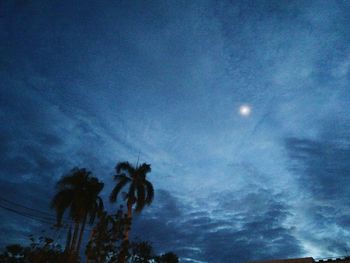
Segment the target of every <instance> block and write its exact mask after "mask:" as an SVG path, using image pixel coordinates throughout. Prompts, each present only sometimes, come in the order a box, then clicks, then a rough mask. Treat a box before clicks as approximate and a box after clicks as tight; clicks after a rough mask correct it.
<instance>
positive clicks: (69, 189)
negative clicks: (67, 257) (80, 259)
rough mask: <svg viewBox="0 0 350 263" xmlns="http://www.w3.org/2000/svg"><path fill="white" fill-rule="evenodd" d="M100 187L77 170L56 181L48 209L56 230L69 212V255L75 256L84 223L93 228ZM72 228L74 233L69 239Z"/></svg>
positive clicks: (89, 174)
mask: <svg viewBox="0 0 350 263" xmlns="http://www.w3.org/2000/svg"><path fill="white" fill-rule="evenodd" d="M103 186H104V184H103V183H102V182H100V181H99V180H98V179H97V178H96V177H93V176H92V174H91V172H90V171H87V170H86V169H79V168H74V169H72V170H71V171H70V172H69V173H68V174H67V175H65V176H63V177H62V178H61V179H60V180H59V181H58V183H57V185H56V188H57V193H56V195H55V196H54V197H53V199H52V202H51V207H52V208H53V209H55V210H56V216H57V225H58V226H61V224H62V218H63V215H64V213H65V212H66V211H67V210H69V216H70V218H71V219H72V223H71V226H70V230H69V231H68V237H67V249H68V251H69V252H73V253H76V254H79V250H80V245H81V241H82V237H83V233H84V229H85V225H86V222H87V219H88V218H89V223H90V224H93V222H94V220H95V218H96V215H98V213H99V212H100V211H102V209H103V202H102V199H101V198H100V197H99V193H100V192H101V190H102V189H103ZM72 225H74V232H73V237H72V238H70V237H69V236H70V235H71V227H72ZM79 227H80V233H79ZM78 235H79V237H78Z"/></svg>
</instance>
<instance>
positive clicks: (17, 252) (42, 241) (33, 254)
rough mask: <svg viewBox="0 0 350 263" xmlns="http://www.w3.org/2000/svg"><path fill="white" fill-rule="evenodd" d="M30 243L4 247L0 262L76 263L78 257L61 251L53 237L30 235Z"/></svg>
mask: <svg viewBox="0 0 350 263" xmlns="http://www.w3.org/2000/svg"><path fill="white" fill-rule="evenodd" d="M30 241H31V243H30V245H29V246H27V247H24V246H22V245H19V244H13V245H9V246H7V247H6V249H5V251H4V252H3V253H2V254H0V262H2V263H48V262H50V263H64V262H74V263H78V262H79V258H78V257H77V256H75V257H74V258H73V257H72V256H69V255H68V254H67V253H66V252H64V251H62V248H61V246H60V245H58V244H56V243H55V242H54V240H53V239H51V238H48V237H39V238H38V239H34V238H33V237H30Z"/></svg>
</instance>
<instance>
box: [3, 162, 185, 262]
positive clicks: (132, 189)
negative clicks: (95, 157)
mask: <svg viewBox="0 0 350 263" xmlns="http://www.w3.org/2000/svg"><path fill="white" fill-rule="evenodd" d="M150 171H151V166H150V165H149V164H146V163H143V164H142V165H140V166H136V167H134V166H132V165H131V164H129V163H128V162H121V163H118V164H117V166H116V175H115V180H116V181H117V184H116V186H115V187H114V189H113V191H112V193H111V195H110V201H112V202H115V201H116V200H117V197H118V195H119V194H120V193H121V191H122V189H123V188H125V187H126V186H128V187H129V188H128V189H127V192H126V193H125V195H124V196H123V197H124V201H126V204H127V211H126V212H125V211H124V210H123V206H122V205H121V206H120V207H119V209H118V210H117V212H116V213H115V214H108V213H107V212H106V211H104V208H103V201H102V199H101V198H100V197H99V194H100V192H101V191H102V189H103V186H104V184H103V183H102V182H100V181H99V180H98V179H97V178H96V177H94V176H92V173H91V172H89V171H87V170H86V169H80V168H74V169H72V170H71V171H70V172H69V173H68V174H67V175H65V176H63V177H62V178H61V179H60V180H59V181H58V182H57V185H56V190H57V191H56V193H55V195H54V197H53V199H52V201H51V208H53V209H54V210H55V211H56V221H57V222H56V225H57V226H58V227H62V221H63V216H64V214H65V213H66V212H68V214H69V217H70V218H71V220H70V225H69V228H68V232H67V239H66V244H65V249H64V250H63V249H62V248H61V246H60V245H58V243H56V242H55V241H54V240H53V239H51V238H47V237H40V238H38V239H37V240H36V239H34V238H33V237H32V236H31V237H30V241H31V243H30V245H29V246H27V247H25V246H22V245H19V244H14V245H10V246H7V247H6V249H5V250H4V252H3V253H1V254H0V262H4V263H29V262H30V263H63V262H64V263H79V262H80V258H79V249H80V246H81V243H82V238H83V233H84V230H85V226H86V224H87V223H89V224H91V225H93V224H94V221H95V219H96V217H97V218H98V220H97V223H96V224H95V225H94V227H93V228H92V231H91V232H90V237H89V240H88V243H87V245H86V248H85V255H86V262H87V263H124V262H128V263H146V262H147V263H151V262H152V263H177V262H178V257H177V256H176V255H175V254H174V253H172V252H169V253H166V254H163V255H155V253H154V251H153V248H152V246H151V244H150V243H149V242H147V241H143V242H129V235H128V233H129V230H130V229H131V223H132V210H133V208H134V210H135V212H136V213H140V212H141V211H142V210H143V208H144V207H145V206H146V205H150V204H151V203H152V201H153V197H154V190H153V186H152V184H151V183H150V182H149V181H148V180H146V175H147V174H148V173H149V172H150Z"/></svg>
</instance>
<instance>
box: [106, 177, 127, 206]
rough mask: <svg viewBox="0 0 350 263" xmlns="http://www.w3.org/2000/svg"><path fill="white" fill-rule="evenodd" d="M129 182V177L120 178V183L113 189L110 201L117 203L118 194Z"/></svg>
mask: <svg viewBox="0 0 350 263" xmlns="http://www.w3.org/2000/svg"><path fill="white" fill-rule="evenodd" d="M129 182H130V178H128V177H121V178H119V181H118V183H117V184H116V186H115V187H114V188H113V190H112V193H111V194H110V196H109V200H110V201H111V202H115V201H116V200H117V197H118V194H119V192H120V191H121V189H122V188H123V187H124V186H125V185H126V184H127V183H129Z"/></svg>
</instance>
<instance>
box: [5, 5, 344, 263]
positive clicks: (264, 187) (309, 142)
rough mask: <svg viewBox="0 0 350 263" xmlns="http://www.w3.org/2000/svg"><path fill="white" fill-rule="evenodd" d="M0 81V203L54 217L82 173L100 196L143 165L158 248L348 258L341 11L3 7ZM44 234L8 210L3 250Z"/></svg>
mask: <svg viewBox="0 0 350 263" xmlns="http://www.w3.org/2000/svg"><path fill="white" fill-rule="evenodd" d="M0 78H1V81H0V83H1V84H0V120H1V125H0V151H1V158H0V197H1V198H6V199H9V200H12V201H13V202H16V203H19V204H22V205H24V206H29V207H32V208H33V209H38V210H40V211H46V212H47V213H52V214H53V211H50V210H49V203H50V199H51V198H52V196H53V194H54V185H55V183H56V181H57V180H58V179H59V178H60V177H61V175H62V174H64V173H65V172H67V171H69V170H70V169H71V168H73V167H75V166H79V167H86V168H88V169H90V170H92V172H93V173H94V174H95V175H96V176H98V177H99V178H101V179H102V180H103V181H104V182H105V188H104V190H103V194H102V195H103V197H104V199H105V200H107V198H108V195H109V193H110V191H111V189H112V187H113V185H114V182H113V181H112V175H113V174H114V167H115V165H116V163H117V162H118V161H130V162H131V163H136V162H137V159H138V156H139V158H140V160H139V161H140V162H147V163H150V164H151V165H152V173H151V174H150V176H149V180H150V181H151V182H152V183H153V185H154V187H155V189H156V193H155V195H156V198H155V200H154V202H153V204H152V205H151V206H150V207H148V208H146V209H145V210H144V211H143V213H142V214H141V215H140V216H138V217H137V218H136V219H135V220H136V222H135V225H134V229H133V232H132V236H133V237H134V238H136V237H139V238H140V239H141V240H148V241H150V242H151V243H152V244H153V246H154V248H155V249H156V251H158V252H159V253H161V252H165V251H174V252H175V253H177V254H178V255H179V256H180V257H181V259H182V262H193V263H200V262H201V263H203V262H208V263H217V262H237V263H240V262H245V261H246V260H251V259H266V258H286V257H301V256H313V257H327V256H336V255H345V254H348V253H349V250H350V206H349V205H350V186H349V185H350V132H349V131H350V106H349V103H350V1H345V0H344V1H303V0H301V1H272V0H271V1H260V0H259V1H258V0H257V1H241V2H239V1H227V2H226V1H144V2H143V1H117V0H113V1H44V0H43V1H39V0H38V1H29V0H28V1H26V0H21V1H20V0H17V1H15V0H2V1H1V2H0ZM242 105H247V106H246V107H248V108H246V111H244V110H243V113H246V114H242V112H241V113H240V112H239V108H240V107H241V106H242ZM249 109H250V110H251V112H250V113H249V112H247V110H249ZM107 206H108V207H110V211H112V210H113V209H116V206H115V205H114V206H113V205H107ZM0 209H1V208H0ZM45 228H48V226H47V225H45V224H44V223H41V222H39V221H36V220H31V219H28V218H26V217H23V216H21V215H16V214H13V213H11V212H9V211H5V210H2V209H1V210H0V233H1V234H0V236H1V237H0V247H4V246H5V245H6V244H9V243H13V242H25V240H26V239H27V237H26V236H27V235H28V234H30V233H39V231H40V230H42V229H45ZM54 233H56V232H54ZM57 235H58V236H59V237H60V238H61V239H62V241H64V239H65V231H64V230H62V231H61V232H58V233H57Z"/></svg>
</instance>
